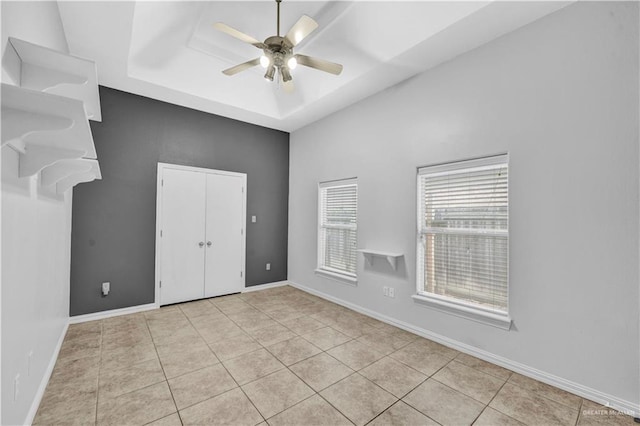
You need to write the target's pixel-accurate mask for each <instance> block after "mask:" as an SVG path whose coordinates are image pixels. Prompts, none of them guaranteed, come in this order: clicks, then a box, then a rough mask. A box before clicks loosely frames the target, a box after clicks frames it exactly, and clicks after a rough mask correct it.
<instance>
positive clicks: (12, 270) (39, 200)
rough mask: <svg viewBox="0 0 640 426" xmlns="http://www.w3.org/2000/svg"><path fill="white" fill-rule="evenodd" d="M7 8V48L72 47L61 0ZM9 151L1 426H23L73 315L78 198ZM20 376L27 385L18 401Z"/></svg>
mask: <svg viewBox="0 0 640 426" xmlns="http://www.w3.org/2000/svg"><path fill="white" fill-rule="evenodd" d="M1 7H2V51H3V52H4V49H5V47H6V43H7V37H9V36H13V37H17V38H21V39H23V40H27V41H30V42H33V43H38V44H40V45H43V46H47V47H51V48H53V49H57V50H60V51H68V49H67V42H66V39H65V36H64V31H63V29H62V23H61V20H60V15H59V12H58V6H57V3H56V2H33V3H27V2H20V3H19V2H2V4H1ZM3 77H4V76H3ZM1 155H2V210H1V211H2V214H1V216H2V219H1V222H2V297H1V306H2V310H1V311H2V314H1V315H2V343H1V348H2V356H1V359H2V400H1V403H2V416H1V423H2V424H3V425H4V424H7V425H9V424H23V423H25V422H26V421H29V419H28V416H29V414H33V413H32V412H31V413H30V410H31V408H32V405H33V404H34V400H35V399H36V395H37V394H38V390H39V387H40V386H41V383H42V381H43V379H44V378H45V376H46V372H47V368H48V366H49V363H50V361H51V359H52V356H53V355H54V350H55V348H56V345H57V343H58V341H59V338H60V336H61V334H62V332H63V330H64V328H65V325H66V323H67V320H68V317H69V265H70V238H71V196H70V193H69V195H67V196H66V199H65V198H64V197H60V196H55V195H53V194H47V193H45V192H43V191H42V190H41V189H39V185H38V183H37V178H18V177H17V176H18V155H17V153H16V152H14V151H13V150H11V149H10V148H8V147H4V148H3V149H2V152H1ZM31 351H32V352H33V355H32V359H31V366H30V368H29V367H28V361H27V356H28V354H29V353H30V352H31ZM16 374H20V385H19V394H18V399H17V401H15V402H14V401H13V381H14V378H15V376H16ZM36 402H37V401H36Z"/></svg>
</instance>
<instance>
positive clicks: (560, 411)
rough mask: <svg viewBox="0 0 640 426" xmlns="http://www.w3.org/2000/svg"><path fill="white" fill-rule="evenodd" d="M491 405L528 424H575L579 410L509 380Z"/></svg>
mask: <svg viewBox="0 0 640 426" xmlns="http://www.w3.org/2000/svg"><path fill="white" fill-rule="evenodd" d="M489 406H490V407H491V408H493V409H496V410H498V411H500V412H501V413H504V414H506V415H508V416H510V417H513V418H514V419H516V420H519V421H521V422H523V423H527V424H575V422H576V420H577V418H578V410H577V409H576V410H573V409H571V408H569V407H567V406H566V405H562V404H560V403H558V402H555V401H552V400H550V399H547V398H545V397H543V396H540V395H539V394H537V393H535V392H532V391H531V390H527V389H525V388H522V387H520V386H516V385H514V384H511V383H509V382H507V383H506V384H505V385H504V386H503V387H502V389H501V390H500V392H498V395H496V397H495V398H494V399H493V401H491V403H490V404H489Z"/></svg>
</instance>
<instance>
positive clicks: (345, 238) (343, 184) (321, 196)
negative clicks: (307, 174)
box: [316, 179, 358, 283]
mask: <svg viewBox="0 0 640 426" xmlns="http://www.w3.org/2000/svg"><path fill="white" fill-rule="evenodd" d="M357 215H358V182H357V180H356V179H347V180H340V181H332V182H324V183H321V184H320V185H319V188H318V269H316V272H318V273H320V274H322V275H325V276H327V277H329V278H336V279H339V280H340V281H346V282H349V283H355V282H356V244H357V235H356V233H357Z"/></svg>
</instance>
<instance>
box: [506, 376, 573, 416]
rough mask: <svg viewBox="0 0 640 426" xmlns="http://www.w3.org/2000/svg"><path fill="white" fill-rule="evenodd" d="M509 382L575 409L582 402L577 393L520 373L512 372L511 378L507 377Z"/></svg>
mask: <svg viewBox="0 0 640 426" xmlns="http://www.w3.org/2000/svg"><path fill="white" fill-rule="evenodd" d="M509 383H511V384H513V385H516V386H520V387H522V388H525V389H527V390H529V391H531V392H533V393H535V394H537V395H540V396H543V397H545V398H548V399H550V400H552V401H555V402H558V403H560V404H563V405H566V406H567V407H570V408H573V409H576V410H577V409H579V408H580V404H581V402H582V398H580V397H579V396H577V395H573V394H571V393H569V392H565V391H563V390H562V389H558V388H556V387H553V386H549V385H548V384H546V383H542V382H539V381H537V380H534V379H531V378H529V377H525V376H523V375H521V374H517V373H514V374H513V375H511V378H509Z"/></svg>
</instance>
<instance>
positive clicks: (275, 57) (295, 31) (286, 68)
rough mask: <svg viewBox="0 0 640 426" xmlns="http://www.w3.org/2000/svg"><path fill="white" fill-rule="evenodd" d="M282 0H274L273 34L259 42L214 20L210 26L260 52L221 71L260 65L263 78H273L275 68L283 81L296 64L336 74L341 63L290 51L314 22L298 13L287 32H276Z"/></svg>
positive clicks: (302, 38) (278, 25)
mask: <svg viewBox="0 0 640 426" xmlns="http://www.w3.org/2000/svg"><path fill="white" fill-rule="evenodd" d="M281 2H282V0H276V4H277V9H278V11H277V35H275V36H271V37H267V39H265V41H264V42H260V41H258V40H257V39H255V38H253V37H251V36H250V35H247V34H244V33H243V32H240V31H238V30H236V29H235V28H232V27H230V26H228V25H226V24H223V23H222V22H217V23H215V24H214V25H213V26H214V27H215V28H216V29H217V30H219V31H222V32H224V33H227V34H229V35H230V36H232V37H235V38H237V39H238V40H241V41H243V42H245V43H249V44H251V45H253V46H255V47H257V48H258V49H262V51H263V55H262V56H260V57H259V58H256V59H252V60H250V61H247V62H244V63H242V64H239V65H236V66H234V67H231V68H228V69H226V70H224V71H222V72H223V73H224V74H225V75H228V76H232V75H235V74H237V73H239V72H241V71H244V70H247V69H249V68H252V67H255V66H257V65H262V67H263V68H266V70H267V71H266V73H265V75H264V78H265V79H267V80H269V81H273V78H274V75H275V72H276V71H278V74H279V75H280V78H281V79H282V82H283V83H288V82H290V81H291V80H292V77H291V72H290V71H291V70H292V69H294V68H295V67H296V66H297V65H298V64H300V65H304V66H306V67H310V68H315V69H317V70H320V71H325V72H328V73H331V74H335V75H339V74H340V73H341V72H342V65H340V64H336V63H333V62H329V61H325V60H323V59H318V58H313V57H311V56H306V55H301V54H299V53H297V54H294V53H293V48H294V47H295V46H296V45H298V43H300V42H301V41H302V40H304V38H305V37H307V36H308V35H309V34H311V33H312V32H313V31H314V30H315V29H316V28H318V23H317V22H316V21H314V20H313V19H312V18H311V17H309V16H307V15H302V17H300V19H298V22H296V23H295V25H294V26H293V27H291V29H290V30H289V32H288V33H287V34H286V35H285V36H284V37H282V36H280V3H281Z"/></svg>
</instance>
